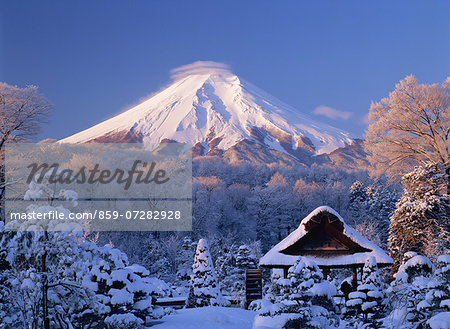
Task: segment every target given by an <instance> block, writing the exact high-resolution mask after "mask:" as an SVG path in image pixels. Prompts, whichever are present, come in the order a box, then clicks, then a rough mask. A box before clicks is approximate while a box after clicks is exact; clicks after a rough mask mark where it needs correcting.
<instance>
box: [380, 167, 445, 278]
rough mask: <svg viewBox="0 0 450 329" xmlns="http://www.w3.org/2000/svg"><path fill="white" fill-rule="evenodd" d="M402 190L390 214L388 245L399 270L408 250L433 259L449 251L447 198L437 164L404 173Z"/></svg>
mask: <svg viewBox="0 0 450 329" xmlns="http://www.w3.org/2000/svg"><path fill="white" fill-rule="evenodd" d="M402 183H403V186H404V192H403V195H402V197H401V198H400V200H399V201H398V202H397V204H396V209H395V212H394V214H393V215H392V217H391V224H390V227H389V229H390V234H389V240H388V245H389V249H390V252H391V256H392V258H393V259H394V266H393V267H392V270H393V271H395V270H397V269H398V264H400V262H401V259H402V257H403V254H404V253H405V252H407V251H410V250H411V251H415V252H421V253H424V254H425V255H427V256H429V257H432V258H436V257H437V255H439V254H443V253H448V251H449V250H450V231H449V223H450V199H449V197H448V196H447V195H445V194H442V193H443V191H444V192H445V186H446V185H445V183H446V181H445V175H444V174H443V172H442V170H440V169H439V168H438V167H437V166H435V165H432V164H428V165H426V166H420V167H416V168H415V169H414V171H413V172H411V173H409V174H406V175H404V176H403V179H402Z"/></svg>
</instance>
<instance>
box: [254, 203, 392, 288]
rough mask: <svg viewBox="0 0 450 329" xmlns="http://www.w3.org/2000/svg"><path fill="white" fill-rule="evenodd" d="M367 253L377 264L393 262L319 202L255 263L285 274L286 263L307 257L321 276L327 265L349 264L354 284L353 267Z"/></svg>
mask: <svg viewBox="0 0 450 329" xmlns="http://www.w3.org/2000/svg"><path fill="white" fill-rule="evenodd" d="M370 256H374V257H375V259H376V261H377V265H378V267H386V266H391V265H392V264H393V260H392V258H391V257H389V255H388V254H387V253H386V252H385V251H384V250H382V249H381V248H380V247H378V246H377V245H376V244H374V243H373V242H371V241H369V240H368V239H366V238H365V237H363V236H362V235H361V234H360V233H358V232H357V231H356V230H354V229H353V228H351V227H350V226H348V225H347V224H346V223H345V222H344V220H343V219H342V217H341V216H340V215H339V214H338V213H337V212H336V211H335V210H334V209H332V208H330V207H325V206H323V207H319V208H317V209H316V210H314V211H313V212H311V213H310V214H309V215H308V216H306V217H305V218H304V219H303V220H302V221H301V222H300V225H299V227H298V228H297V229H296V230H295V231H293V232H292V233H291V234H289V235H288V236H287V237H286V238H285V239H284V240H282V241H281V242H279V243H278V244H277V245H276V246H275V247H273V248H272V249H271V250H269V251H268V252H267V253H266V254H265V255H264V256H263V257H262V258H261V259H260V261H259V265H260V266H261V267H266V268H272V269H283V270H284V276H285V277H287V273H288V269H289V267H291V266H293V265H294V264H295V263H296V261H297V260H298V259H299V258H300V257H307V258H309V259H311V260H313V261H314V262H315V263H316V264H317V265H318V266H319V268H320V269H322V271H323V274H324V277H325V278H326V276H327V273H328V271H329V270H330V269H333V268H352V269H353V284H354V285H356V275H357V270H358V269H362V268H363V267H364V263H365V261H366V260H367V258H368V257H370Z"/></svg>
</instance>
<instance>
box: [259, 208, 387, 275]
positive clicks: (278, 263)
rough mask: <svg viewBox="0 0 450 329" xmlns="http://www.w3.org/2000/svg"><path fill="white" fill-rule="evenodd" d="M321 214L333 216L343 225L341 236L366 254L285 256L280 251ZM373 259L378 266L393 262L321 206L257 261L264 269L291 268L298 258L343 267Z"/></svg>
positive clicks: (301, 234) (333, 211)
mask: <svg viewBox="0 0 450 329" xmlns="http://www.w3.org/2000/svg"><path fill="white" fill-rule="evenodd" d="M322 212H328V213H330V214H332V215H335V216H336V217H337V218H338V219H339V220H340V221H341V222H342V224H343V225H344V230H343V234H344V235H346V236H347V237H348V238H350V239H351V240H352V241H354V242H355V243H357V244H358V245H360V246H361V247H363V248H366V249H369V250H370V251H367V252H357V253H354V254H351V255H341V256H335V257H332V258H320V257H314V256H296V255H295V256H294V255H286V254H284V253H281V252H280V251H282V250H285V249H286V248H287V247H289V246H292V245H293V244H294V243H296V242H297V241H298V240H300V239H301V238H302V237H304V236H305V235H306V234H307V233H308V231H307V230H306V223H308V222H309V221H310V220H312V219H313V218H314V217H316V216H317V215H318V214H320V213H322ZM370 256H373V257H375V259H376V261H377V264H378V265H391V264H392V263H393V260H392V258H391V257H389V256H388V255H387V254H386V252H385V251H384V250H383V249H381V248H380V247H378V246H377V245H376V244H374V243H373V242H371V241H369V240H367V239H366V238H365V237H363V236H362V235H361V234H359V233H358V232H357V231H356V230H354V229H353V228H351V227H350V226H348V225H347V224H346V223H345V222H344V220H343V219H342V217H341V216H340V215H339V214H338V213H337V212H336V211H335V210H334V209H332V208H330V207H327V206H322V207H318V208H316V209H315V210H314V211H312V212H311V213H310V214H309V215H308V216H306V217H305V218H304V219H303V220H302V221H301V222H300V225H299V226H298V228H297V229H296V230H295V231H293V232H292V233H291V234H289V235H288V236H287V237H286V238H285V239H284V240H282V241H281V242H279V243H278V244H277V245H276V246H275V247H273V248H272V249H271V250H269V251H268V252H267V253H266V254H265V255H264V256H263V257H262V258H261V259H260V261H259V265H260V266H266V267H286V266H292V265H294V264H295V262H296V261H297V260H298V259H299V258H303V259H311V260H313V261H314V262H315V263H316V264H317V265H318V266H331V267H333V266H345V265H360V266H363V265H364V263H365V261H366V260H367V258H368V257H370Z"/></svg>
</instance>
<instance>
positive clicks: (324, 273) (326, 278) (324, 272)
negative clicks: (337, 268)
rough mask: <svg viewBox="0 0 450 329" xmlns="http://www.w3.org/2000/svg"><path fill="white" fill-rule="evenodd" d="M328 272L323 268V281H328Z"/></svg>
mask: <svg viewBox="0 0 450 329" xmlns="http://www.w3.org/2000/svg"><path fill="white" fill-rule="evenodd" d="M329 272H330V270H329V269H328V268H324V269H323V270H322V274H323V278H324V280H328V273H329Z"/></svg>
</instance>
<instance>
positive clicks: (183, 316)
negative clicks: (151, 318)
mask: <svg viewBox="0 0 450 329" xmlns="http://www.w3.org/2000/svg"><path fill="white" fill-rule="evenodd" d="M255 315H256V313H255V312H253V311H248V310H244V309H241V308H233V307H212V306H209V307H200V308H190V309H183V310H177V311H175V313H173V314H170V315H168V316H165V317H164V318H162V319H161V320H160V321H162V323H160V324H157V325H155V326H153V327H152V329H153V328H154V329H181V328H183V329H212V328H213V329H251V328H252V324H253V319H254V317H255Z"/></svg>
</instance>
